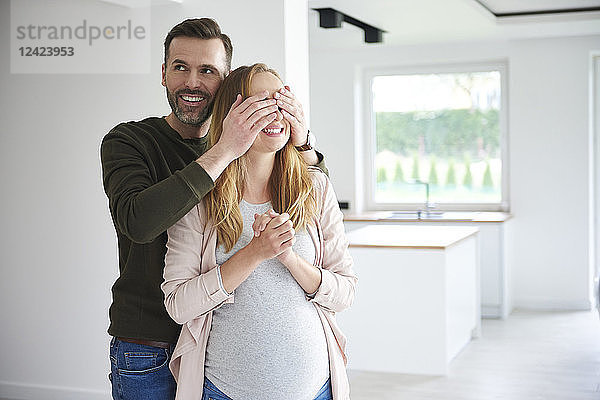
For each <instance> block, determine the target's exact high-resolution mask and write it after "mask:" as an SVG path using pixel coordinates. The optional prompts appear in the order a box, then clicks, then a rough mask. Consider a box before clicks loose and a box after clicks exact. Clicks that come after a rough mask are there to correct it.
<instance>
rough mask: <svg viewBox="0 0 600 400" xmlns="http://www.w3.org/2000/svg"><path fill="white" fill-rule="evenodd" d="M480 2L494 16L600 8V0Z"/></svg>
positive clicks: (487, 0) (502, 0)
mask: <svg viewBox="0 0 600 400" xmlns="http://www.w3.org/2000/svg"><path fill="white" fill-rule="evenodd" d="M479 2H481V3H483V4H484V5H485V6H486V7H487V8H489V9H490V10H491V11H493V12H494V14H499V13H514V12H528V11H529V12H531V11H544V10H548V11H550V10H568V9H581V8H594V7H596V8H597V7H600V0H526V1H523V0H479Z"/></svg>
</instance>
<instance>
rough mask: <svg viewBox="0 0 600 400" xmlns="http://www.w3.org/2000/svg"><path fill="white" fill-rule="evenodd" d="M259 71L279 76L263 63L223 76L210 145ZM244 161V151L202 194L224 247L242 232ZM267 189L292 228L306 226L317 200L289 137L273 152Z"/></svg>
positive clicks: (302, 163)
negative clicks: (273, 161) (235, 103)
mask: <svg viewBox="0 0 600 400" xmlns="http://www.w3.org/2000/svg"><path fill="white" fill-rule="evenodd" d="M261 72H268V73H271V74H273V75H275V76H276V77H277V78H278V79H279V80H281V78H280V77H279V75H278V74H277V72H276V71H274V70H272V69H270V68H268V67H267V66H266V65H265V64H254V65H251V66H242V67H239V68H237V69H235V70H234V71H232V72H231V73H230V74H229V75H228V76H227V77H226V78H225V80H224V81H223V83H222V84H221V87H220V88H219V90H218V91H217V94H216V96H215V101H214V107H213V113H212V120H211V124H210V130H209V133H208V147H209V148H210V147H212V146H213V145H214V144H215V143H217V141H218V140H219V138H220V137H221V133H222V132H223V120H224V119H225V116H227V113H228V112H229V109H230V108H231V105H232V104H233V103H234V102H235V99H236V97H237V94H238V93H239V94H241V95H242V97H243V99H246V98H248V97H249V96H250V85H251V83H252V78H253V77H254V76H255V75H256V74H258V73H261ZM259 134H260V133H259ZM247 165H248V162H247V154H244V155H243V156H241V157H239V158H238V159H236V160H234V161H233V162H232V163H231V164H229V166H227V168H225V171H223V173H222V174H221V175H220V176H219V178H217V180H216V182H215V187H214V189H213V190H211V191H210V192H209V193H208V194H207V195H206V196H205V198H204V203H205V205H206V211H207V215H208V218H210V219H212V220H213V221H214V223H215V226H216V229H217V240H218V242H219V243H220V244H222V245H223V246H224V247H225V249H226V251H230V250H231V249H232V248H233V246H234V244H235V243H236V242H237V240H238V239H239V237H240V235H241V233H242V228H243V221H242V214H241V212H240V208H239V203H240V201H241V200H242V195H243V190H244V182H246V176H247ZM269 191H270V194H271V204H272V206H273V209H274V210H275V211H276V212H278V213H283V212H286V213H288V214H289V215H290V219H291V221H292V223H293V224H294V229H295V230H300V229H302V228H303V227H305V226H306V225H307V223H308V221H309V220H310V218H311V217H312V216H314V215H315V213H316V200H315V198H314V194H313V191H312V183H311V179H310V176H309V172H308V168H307V165H306V162H305V161H304V159H303V158H302V156H301V155H300V153H299V152H298V150H296V148H295V147H294V146H293V145H292V142H291V140H288V142H287V143H286V145H285V146H284V147H283V148H282V149H280V150H279V151H277V152H276V154H275V164H274V165H273V171H272V172H271V177H270V178H269Z"/></svg>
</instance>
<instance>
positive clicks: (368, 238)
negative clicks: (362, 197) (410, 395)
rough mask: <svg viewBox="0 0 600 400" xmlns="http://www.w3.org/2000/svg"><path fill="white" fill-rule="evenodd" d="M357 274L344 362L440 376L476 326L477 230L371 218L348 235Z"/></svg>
mask: <svg viewBox="0 0 600 400" xmlns="http://www.w3.org/2000/svg"><path fill="white" fill-rule="evenodd" d="M347 237H348V240H349V243H350V248H349V250H350V254H351V256H352V258H353V260H354V269H355V272H356V274H357V275H358V277H359V282H358V287H357V292H356V297H355V300H354V304H353V305H352V307H350V309H348V310H346V311H344V312H341V313H338V314H337V319H338V323H339V324H340V327H341V329H342V331H343V332H344V333H345V334H346V335H347V336H348V338H349V342H348V353H349V357H348V359H349V364H348V368H350V369H355V370H364V371H381V372H393V373H407V374H428V375H445V374H447V373H448V368H449V364H450V362H451V361H452V359H453V358H454V357H455V356H456V355H457V354H458V353H459V352H460V351H461V350H462V349H463V348H464V347H465V346H466V345H468V343H469V342H470V341H471V339H472V338H473V337H478V336H479V335H480V332H481V314H480V310H481V307H480V302H479V299H480V283H479V282H480V279H479V273H480V269H479V268H480V267H479V256H478V244H477V243H478V238H479V229H478V228H477V227H470V226H443V225H438V224H434V225H429V226H427V225H424V224H412V225H408V224H406V225H404V224H395V225H394V224H369V225H367V226H363V227H361V228H357V229H356V230H353V231H351V232H349V233H348V234H347Z"/></svg>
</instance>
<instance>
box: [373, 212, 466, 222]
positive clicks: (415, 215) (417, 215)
mask: <svg viewBox="0 0 600 400" xmlns="http://www.w3.org/2000/svg"><path fill="white" fill-rule="evenodd" d="M384 219H396V220H397V219H406V220H423V221H427V220H444V221H472V220H473V213H468V212H444V211H429V212H425V211H420V212H419V211H391V212H390V213H389V214H388V215H387V216H386V217H385V218H384Z"/></svg>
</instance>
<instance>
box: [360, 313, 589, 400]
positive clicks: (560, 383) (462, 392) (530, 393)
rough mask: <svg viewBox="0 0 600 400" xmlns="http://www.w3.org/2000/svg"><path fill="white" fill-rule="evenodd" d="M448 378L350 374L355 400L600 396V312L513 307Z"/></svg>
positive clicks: (486, 324)
mask: <svg viewBox="0 0 600 400" xmlns="http://www.w3.org/2000/svg"><path fill="white" fill-rule="evenodd" d="M482 331H483V332H482V337H481V338H479V339H476V340H474V341H472V342H471V343H470V344H469V345H468V346H467V347H466V348H465V349H464V350H463V351H462V352H461V353H460V354H459V355H458V356H457V357H456V358H455V359H454V361H453V362H452V363H451V364H450V373H449V374H448V376H444V377H432V376H418V375H404V374H387V373H374V372H362V371H350V384H351V390H352V400H375V399H377V400H380V399H381V400H386V399H390V400H392V399H393V400H403V399H407V400H408V399H410V400H425V399H427V400H429V399H436V400H440V399H443V400H459V399H460V400H492V399H493V400H500V399H502V400H542V399H543V400H588V399H589V400H591V399H594V400H600V322H599V318H598V313H597V312H595V311H594V312H585V311H581V312H527V311H515V312H513V314H511V316H510V317H509V318H508V319H507V320H505V321H502V320H483V327H482Z"/></svg>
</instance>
